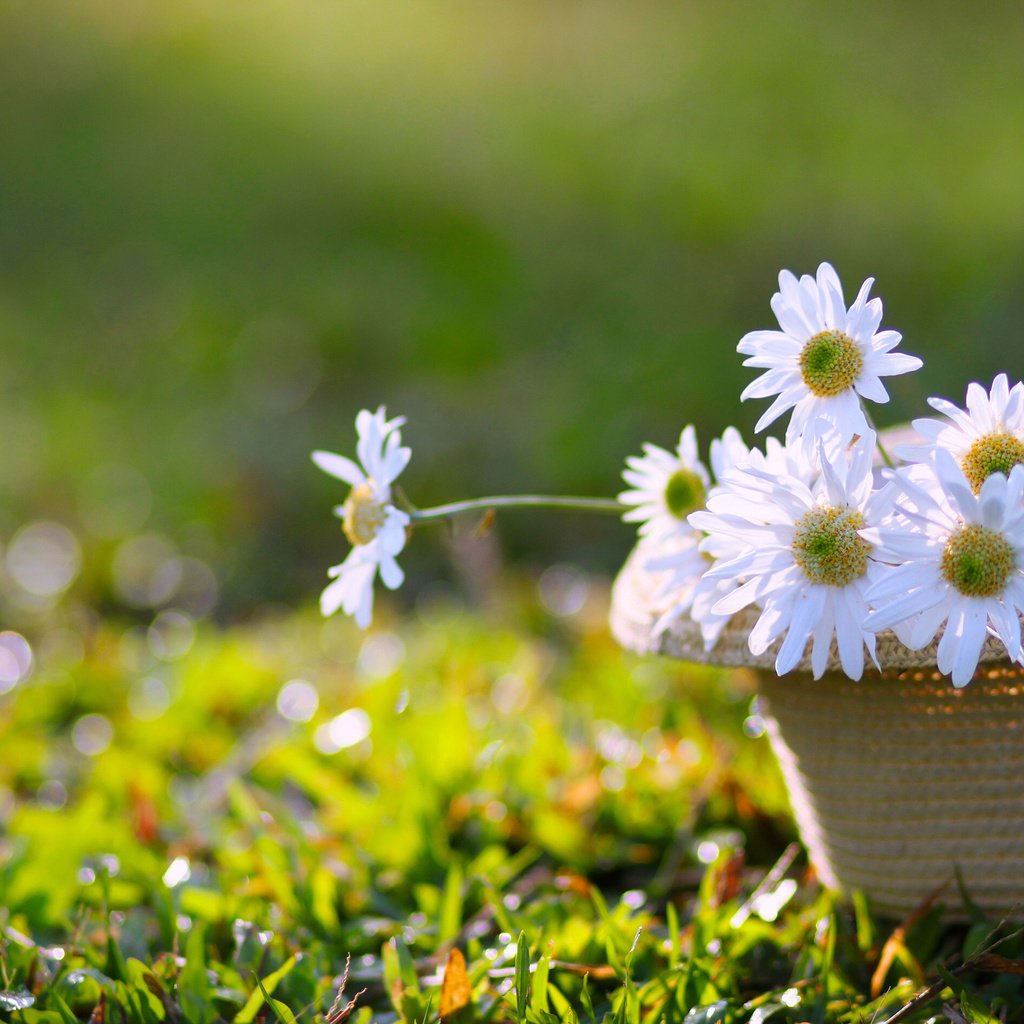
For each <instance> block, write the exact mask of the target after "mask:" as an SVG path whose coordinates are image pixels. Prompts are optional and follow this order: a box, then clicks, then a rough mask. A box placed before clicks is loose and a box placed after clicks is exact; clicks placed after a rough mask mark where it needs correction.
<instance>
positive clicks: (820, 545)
mask: <svg viewBox="0 0 1024 1024" xmlns="http://www.w3.org/2000/svg"><path fill="white" fill-rule="evenodd" d="M813 429H814V432H815V435H816V436H818V444H817V459H816V460H815V462H814V463H805V464H804V468H803V471H802V472H801V473H800V474H799V475H798V474H797V473H789V474H786V473H779V472H777V471H772V470H768V469H764V468H759V467H757V466H754V465H750V466H747V467H739V468H737V469H735V470H734V471H733V472H731V473H729V474H728V475H727V476H726V479H725V480H724V482H723V483H722V484H720V485H719V486H718V487H716V488H715V490H714V492H713V493H712V495H711V496H710V497H709V499H708V510H707V511H705V512H695V513H694V514H693V515H691V516H690V523H691V525H693V526H694V527H695V528H696V529H699V530H702V531H704V532H705V533H706V534H707V538H706V539H705V541H704V542H703V544H702V545H701V546H702V548H703V550H705V551H707V552H709V553H712V554H714V553H715V551H716V550H719V551H722V552H725V553H724V554H722V555H720V556H719V557H718V558H717V559H716V561H715V563H714V565H713V566H712V567H711V568H710V569H709V570H708V572H707V574H706V575H707V578H708V579H709V580H722V581H727V582H729V583H730V584H738V585H737V586H736V587H735V589H733V590H732V591H731V592H730V593H728V594H726V596H724V597H722V598H720V599H719V600H718V601H717V602H716V603H715V604H714V605H713V606H712V608H711V611H712V613H713V614H715V615H733V614H735V613H736V612H738V611H740V609H742V608H745V607H747V606H748V605H750V604H754V605H756V606H758V607H759V608H760V609H761V615H760V617H759V618H758V620H757V623H756V624H755V625H754V627H753V629H752V630H751V632H750V637H749V641H748V645H749V647H750V650H751V653H753V654H755V655H760V654H763V653H764V652H765V651H766V650H767V649H768V648H769V647H770V646H771V644H772V643H774V642H775V641H777V640H779V639H780V638H782V643H781V645H780V647H779V651H778V656H777V657H776V661H775V670H776V672H778V673H779V675H784V674H785V673H786V672H789V671H791V670H792V669H794V668H796V667H797V665H798V664H799V663H800V661H801V659H802V658H803V656H804V652H805V650H806V648H807V645H808V642H810V645H811V669H812V671H813V673H814V677H815V678H816V679H817V678H820V677H821V675H822V674H823V673H824V671H825V668H826V666H827V664H828V658H829V653H830V650H831V646H832V639H833V636H834V637H835V640H836V646H837V648H838V653H839V660H840V663H841V665H842V667H843V671H844V672H845V673H846V674H847V675H848V676H850V678H852V679H859V678H860V676H861V674H862V673H863V670H864V652H865V648H866V649H867V652H868V654H869V655H870V656H871V658H872V660H874V658H875V643H874V635H873V634H872V633H871V632H870V631H869V630H867V629H866V628H865V626H864V620H865V619H866V618H867V614H868V605H867V600H866V598H865V592H866V590H867V588H868V585H869V584H870V583H871V582H872V581H873V580H874V579H875V577H876V574H877V572H878V571H879V570H880V568H881V567H880V566H878V565H877V564H876V563H875V562H874V561H873V560H872V550H871V544H870V543H868V542H867V541H866V540H864V538H863V537H862V536H861V533H860V531H861V530H862V529H863V528H864V527H865V526H866V525H867V524H869V523H872V522H876V521H880V519H881V516H882V513H883V509H884V507H885V505H884V500H883V499H882V497H881V492H879V491H874V490H873V486H872V479H873V478H872V468H871V463H872V457H873V449H874V444H875V437H874V434H873V433H872V432H871V431H866V432H865V433H864V435H863V436H861V437H860V438H859V440H858V441H857V442H856V443H855V444H854V445H852V446H851V447H850V448H849V450H848V451H843V452H842V454H841V455H840V456H839V457H835V456H834V455H833V454H831V453H832V452H834V451H835V449H836V438H837V435H836V434H835V432H834V431H832V430H831V429H830V428H829V427H828V425H827V424H823V423H821V422H820V421H819V422H818V423H816V424H814V427H813ZM823 430H824V431H825V434H824V436H820V435H821V434H822V431H823Z"/></svg>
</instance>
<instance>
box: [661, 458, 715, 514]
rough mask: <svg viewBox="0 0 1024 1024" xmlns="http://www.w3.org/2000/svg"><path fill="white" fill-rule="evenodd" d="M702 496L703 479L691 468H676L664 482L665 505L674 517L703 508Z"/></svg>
mask: <svg viewBox="0 0 1024 1024" xmlns="http://www.w3.org/2000/svg"><path fill="white" fill-rule="evenodd" d="M704 497H705V495H704V481H703V480H702V479H701V478H700V477H699V476H698V475H697V474H696V473H694V471H693V470H692V469H677V470H676V471H675V472H674V473H673V474H672V475H671V476H670V477H669V478H668V483H666V484H665V507H666V508H667V509H668V510H669V512H671V513H672V515H674V516H675V517H676V519H685V518H686V517H687V516H688V515H689V514H690V513H691V512H694V511H696V510H697V509H699V508H703V507H704Z"/></svg>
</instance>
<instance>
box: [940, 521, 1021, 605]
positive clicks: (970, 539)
mask: <svg viewBox="0 0 1024 1024" xmlns="http://www.w3.org/2000/svg"><path fill="white" fill-rule="evenodd" d="M1015 564H1016V563H1015V561H1014V557H1013V547H1012V546H1011V544H1010V542H1009V541H1008V540H1007V539H1006V538H1005V537H1004V536H1003V535H1002V534H1001V533H997V532H996V531H995V530H990V529H988V527H985V526H981V525H980V524H978V523H967V524H966V525H964V526H961V527H960V529H958V530H957V531H956V532H955V533H954V534H953V535H952V536H951V537H950V538H949V540H948V541H947V542H946V550H945V551H943V552H942V575H943V576H944V577H945V578H946V581H947V582H948V583H950V584H952V585H953V586H954V587H956V589H957V590H959V591H960V593H961V594H964V595H965V596H966V597H995V596H996V595H997V594H1001V593H1002V592H1003V589H1004V588H1005V586H1006V581H1007V580H1008V579H1009V578H1010V574H1011V573H1012V572H1013V570H1014V567H1015Z"/></svg>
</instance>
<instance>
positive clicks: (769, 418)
mask: <svg viewBox="0 0 1024 1024" xmlns="http://www.w3.org/2000/svg"><path fill="white" fill-rule="evenodd" d="M873 283H874V279H873V278H870V277H869V278H868V279H867V280H866V281H865V282H864V283H863V284H862V285H861V288H860V291H859V292H858V293H857V297H856V299H854V301H853V305H852V306H850V307H849V309H847V307H846V302H845V300H844V298H843V287H842V285H841V284H840V282H839V277H838V275H837V274H836V272H835V270H833V269H832V267H831V266H830V265H829V264H828V263H822V264H821V266H819V267H818V274H817V277H816V278H815V277H811V276H810V275H809V274H805V275H804V276H803V277H801V278H800V279H799V280H798V279H797V278H796V277H795V276H794V275H793V274H792V273H790V272H789V271H788V270H783V271H782V272H781V273H780V274H779V291H777V292H776V293H775V294H774V295H773V296H772V302H771V305H772V311H773V312H774V313H775V316H776V318H777V319H778V321H779V327H780V328H781V330H778V331H752V332H750V333H749V334H746V335H744V336H743V338H741V339H740V343H739V345H738V346H737V351H739V352H741V353H743V354H744V355H746V356H748V357H749V358H747V359H746V360H744V363H743V365H744V366H755V367H761V368H764V369H765V370H766V372H765V373H763V374H762V375H761V376H760V377H758V378H757V379H756V380H755V381H753V382H751V383H750V384H748V385H747V387H746V388H745V389H744V391H743V393H742V395H741V396H740V398H741V399H747V398H769V397H771V396H772V395H776V396H778V397H777V398H776V399H775V401H774V402H772V404H771V405H770V406H769V407H768V409H767V411H766V412H765V413H764V415H762V416H761V418H760V419H759V420H758V422H757V427H756V429H757V430H758V431H760V430H763V429H764V428H765V427H767V426H768V425H769V424H770V423H773V422H774V421H775V420H776V419H778V418H779V417H780V416H781V415H783V414H784V413H785V412H786V411H787V410H789V409H792V410H793V416H792V418H791V419H790V421H789V427H788V428H787V430H786V443H787V444H793V443H794V442H795V441H796V440H797V439H798V438H800V437H801V436H803V435H804V434H805V432H806V431H807V427H808V425H809V424H810V423H811V422H812V421H814V420H816V419H819V418H820V419H824V420H827V421H828V422H829V423H831V424H832V425H833V426H834V427H835V428H836V430H837V431H838V432H839V434H840V436H841V438H842V441H843V442H844V443H845V442H847V441H849V440H851V439H852V438H853V437H854V435H862V434H864V433H865V431H867V430H868V428H869V423H868V420H867V417H866V416H865V413H864V409H863V407H862V405H861V399H862V398H866V399H869V400H870V401H872V402H888V401H889V394H888V392H887V391H886V390H885V387H884V386H883V384H882V381H881V378H882V377H888V376H892V375H894V374H900V373H909V372H910V371H911V370H916V369H918V368H919V367H920V366H921V365H922V364H921V360H920V359H918V358H917V357H916V356H909V355H905V354H904V353H901V352H893V349H894V348H895V347H896V346H897V345H898V344H899V343H900V335H899V334H898V333H897V332H896V331H879V330H878V327H879V324H880V323H881V321H882V300H881V299H878V298H875V299H869V298H868V293H869V291H870V290H871V285H872V284H873Z"/></svg>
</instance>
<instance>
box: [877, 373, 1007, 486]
mask: <svg viewBox="0 0 1024 1024" xmlns="http://www.w3.org/2000/svg"><path fill="white" fill-rule="evenodd" d="M928 404H929V405H930V406H931V407H932V408H933V409H935V410H936V411H937V412H940V413H942V414H943V416H945V417H946V418H945V419H944V420H938V419H931V418H926V419H918V420H914V429H915V430H916V431H917V432H918V433H919V434H920V435H921V436H922V437H923V438H925V440H927V441H928V442H929V443H928V444H927V445H901V446H899V447H897V448H896V454H897V455H898V456H899V457H900V458H901V459H904V460H905V461H907V462H925V461H927V460H928V459H929V457H930V456H931V453H932V452H933V451H934V450H935V448H936V447H938V448H945V449H946V450H947V451H949V452H951V453H952V454H953V456H954V457H955V458H956V460H957V462H958V463H959V464H960V468H961V469H962V470H963V472H964V476H966V477H967V480H968V481H969V482H970V485H971V490H972V491H974V493H975V494H978V493H979V492H980V491H981V486H982V484H983V483H984V482H985V481H986V480H987V479H988V477H989V476H990V475H991V474H992V473H1003V474H1004V475H1005V474H1006V473H1009V472H1010V470H1011V469H1012V468H1013V467H1014V466H1017V465H1020V464H1021V463H1024V384H1022V383H1020V382H1019V381H1018V382H1017V383H1016V384H1014V385H1013V387H1012V388H1011V387H1010V382H1009V379H1008V378H1007V376H1006V374H1005V373H1001V374H999V376H998V377H996V379H995V380H994V381H992V388H991V390H990V391H986V390H985V389H984V388H983V387H982V386H981V385H980V384H970V385H968V387H967V403H966V404H967V408H966V410H964V409H960V408H959V407H957V406H955V405H954V404H953V403H952V402H947V401H946V399H944V398H929V399H928Z"/></svg>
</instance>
